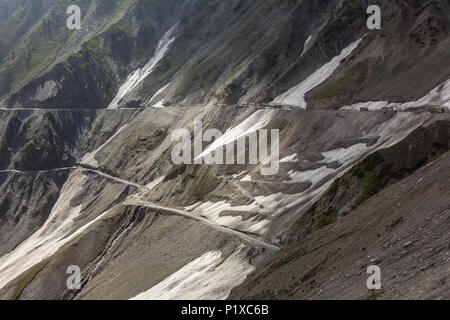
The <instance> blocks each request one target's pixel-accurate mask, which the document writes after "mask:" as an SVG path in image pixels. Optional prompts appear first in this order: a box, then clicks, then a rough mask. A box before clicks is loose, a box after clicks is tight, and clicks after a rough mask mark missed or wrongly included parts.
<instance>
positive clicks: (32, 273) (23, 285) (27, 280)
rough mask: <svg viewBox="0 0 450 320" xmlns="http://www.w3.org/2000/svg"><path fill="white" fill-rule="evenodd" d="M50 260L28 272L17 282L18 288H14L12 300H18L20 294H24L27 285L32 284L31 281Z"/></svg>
mask: <svg viewBox="0 0 450 320" xmlns="http://www.w3.org/2000/svg"><path fill="white" fill-rule="evenodd" d="M47 263H48V261H43V262H41V263H39V264H37V265H35V266H34V267H32V268H31V269H29V271H28V272H27V274H26V275H25V276H24V277H23V278H22V279H21V280H20V281H19V283H18V284H17V287H16V289H15V290H14V293H13V295H12V296H11V300H17V299H18V298H19V297H20V295H21V294H22V292H23V290H25V288H26V286H27V285H28V284H30V282H31V281H32V280H33V279H34V278H35V277H36V275H37V274H38V273H39V272H40V271H41V270H42V269H44V267H45V266H46V265H47Z"/></svg>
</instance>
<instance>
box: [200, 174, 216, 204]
mask: <svg viewBox="0 0 450 320" xmlns="http://www.w3.org/2000/svg"><path fill="white" fill-rule="evenodd" d="M220 182H221V180H220V179H218V178H216V177H215V176H213V175H211V174H209V173H208V172H205V173H204V174H203V176H202V178H201V179H200V181H199V182H198V185H197V188H196V189H195V191H194V196H195V197H196V198H197V200H204V199H205V197H206V195H207V194H209V193H211V192H212V191H213V190H214V189H216V188H217V186H218V185H219V183H220Z"/></svg>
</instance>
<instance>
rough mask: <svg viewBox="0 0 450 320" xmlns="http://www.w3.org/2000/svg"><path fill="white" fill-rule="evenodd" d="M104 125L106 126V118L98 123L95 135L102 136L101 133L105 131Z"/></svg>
mask: <svg viewBox="0 0 450 320" xmlns="http://www.w3.org/2000/svg"><path fill="white" fill-rule="evenodd" d="M104 124H105V118H101V119H100V120H99V121H97V123H96V124H95V127H94V134H95V135H98V134H100V132H101V131H102V129H103V126H104Z"/></svg>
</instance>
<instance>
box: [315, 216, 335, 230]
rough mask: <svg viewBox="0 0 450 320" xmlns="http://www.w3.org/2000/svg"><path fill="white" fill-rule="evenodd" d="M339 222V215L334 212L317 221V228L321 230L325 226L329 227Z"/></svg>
mask: <svg viewBox="0 0 450 320" xmlns="http://www.w3.org/2000/svg"><path fill="white" fill-rule="evenodd" d="M336 220H337V213H336V212H333V213H330V214H326V215H324V216H323V217H321V218H320V219H319V221H317V228H319V229H321V228H323V227H325V226H328V225H330V224H332V223H334V222H335V221H336Z"/></svg>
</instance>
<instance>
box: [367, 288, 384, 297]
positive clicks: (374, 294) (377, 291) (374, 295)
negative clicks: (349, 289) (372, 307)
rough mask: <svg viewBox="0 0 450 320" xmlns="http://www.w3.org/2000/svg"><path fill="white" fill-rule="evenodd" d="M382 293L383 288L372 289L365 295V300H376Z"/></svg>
mask: <svg viewBox="0 0 450 320" xmlns="http://www.w3.org/2000/svg"><path fill="white" fill-rule="evenodd" d="M383 294H384V289H381V290H374V291H372V292H371V293H370V295H369V296H368V297H367V300H378V299H379V298H380V297H381V296H382V295H383Z"/></svg>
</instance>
